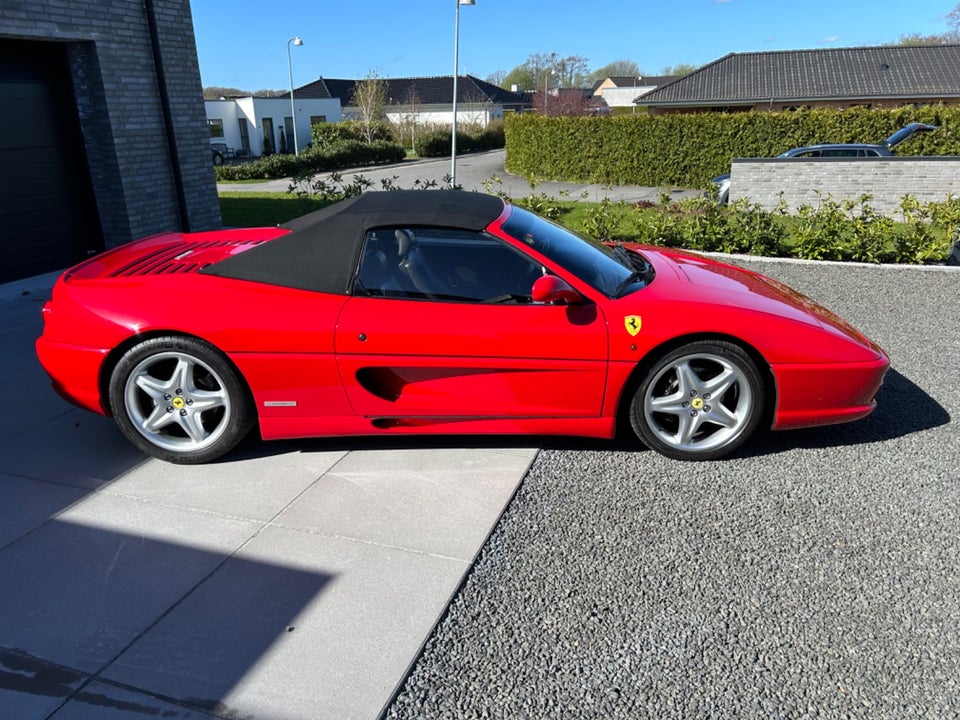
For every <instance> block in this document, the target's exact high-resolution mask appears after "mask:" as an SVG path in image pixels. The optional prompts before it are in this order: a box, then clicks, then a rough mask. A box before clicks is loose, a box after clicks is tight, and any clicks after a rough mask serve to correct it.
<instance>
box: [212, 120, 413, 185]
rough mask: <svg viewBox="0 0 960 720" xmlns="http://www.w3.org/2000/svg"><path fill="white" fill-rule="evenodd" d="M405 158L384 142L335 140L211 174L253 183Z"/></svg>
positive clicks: (397, 149)
mask: <svg viewBox="0 0 960 720" xmlns="http://www.w3.org/2000/svg"><path fill="white" fill-rule="evenodd" d="M314 127H320V126H319V125H315V126H314ZM405 157H406V152H405V151H404V149H403V148H402V147H400V146H399V145H397V144H395V143H392V142H388V141H386V140H375V141H374V142H372V143H367V142H361V141H360V140H338V141H337V142H334V143H332V144H331V145H329V146H328V147H326V148H316V147H314V148H310V149H309V150H306V151H304V152H302V153H300V155H267V156H264V157H261V158H258V159H256V160H253V161H252V162H248V163H243V164H242V165H221V166H220V167H217V168H214V170H215V171H216V174H217V179H218V180H256V179H269V178H283V177H293V176H295V175H307V174H312V173H318V172H326V171H330V170H337V169H340V168H349V167H357V166H360V165H377V164H380V163H396V162H401V161H402V160H403V159H404V158H405Z"/></svg>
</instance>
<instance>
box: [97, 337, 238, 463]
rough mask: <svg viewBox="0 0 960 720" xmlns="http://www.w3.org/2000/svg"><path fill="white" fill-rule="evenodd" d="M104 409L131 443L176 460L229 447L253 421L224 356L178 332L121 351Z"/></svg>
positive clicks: (211, 456) (196, 459)
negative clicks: (111, 413)
mask: <svg viewBox="0 0 960 720" xmlns="http://www.w3.org/2000/svg"><path fill="white" fill-rule="evenodd" d="M110 409H111V411H112V412H113V416H114V418H116V421H117V424H118V425H119V426H120V429H121V430H122V431H123V433H124V435H126V436H127V438H129V440H130V441H131V442H133V444H134V445H136V446H137V447H139V448H140V449H141V450H143V451H144V452H146V453H148V454H150V455H153V456H154V457H157V458H160V459H161V460H166V461H168V462H173V463H183V464H193V463H204V462H209V461H211V460H215V459H216V458H218V457H220V456H222V455H224V454H225V453H227V452H229V451H230V450H232V449H233V448H234V447H235V446H236V445H237V443H239V442H240V441H241V440H242V439H243V437H244V436H245V435H246V434H247V432H249V430H250V428H251V426H252V425H253V419H254V418H253V413H252V412H251V408H250V403H249V401H248V400H247V394H246V392H245V390H244V387H243V385H242V383H241V381H240V379H239V377H238V375H237V372H236V371H235V370H234V369H233V366H232V365H231V364H230V363H229V362H228V361H227V359H226V357H224V355H223V354H222V353H221V352H219V351H218V350H217V349H216V348H214V347H213V346H212V345H210V344H208V343H205V342H203V341H200V340H196V339H193V338H185V337H162V338H155V339H152V340H147V341H145V342H142V343H140V344H139V345H137V346H135V347H133V348H131V349H130V350H128V351H127V353H126V354H125V355H124V356H123V357H122V358H121V359H120V362H119V363H117V367H116V369H115V370H114V372H113V375H112V376H111V379H110Z"/></svg>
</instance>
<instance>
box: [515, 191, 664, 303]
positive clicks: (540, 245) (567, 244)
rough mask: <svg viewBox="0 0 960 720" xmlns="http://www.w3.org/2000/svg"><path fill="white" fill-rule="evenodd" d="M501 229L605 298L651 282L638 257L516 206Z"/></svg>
mask: <svg viewBox="0 0 960 720" xmlns="http://www.w3.org/2000/svg"><path fill="white" fill-rule="evenodd" d="M503 230H504V231H505V232H506V233H507V234H508V235H510V236H511V237H514V238H516V239H517V240H519V241H520V242H522V243H523V244H524V245H526V246H528V247H531V248H533V249H534V250H536V251H537V252H539V253H541V254H542V255H545V256H546V257H548V258H550V259H551V260H553V261H555V262H556V263H557V264H558V265H560V266H562V267H564V268H566V269H567V270H569V271H570V272H572V273H573V274H574V275H576V276H577V277H578V278H580V279H581V280H583V281H584V282H586V283H587V284H588V285H590V286H591V287H592V288H594V289H596V290H599V291H600V292H602V293H603V294H604V295H606V296H607V297H611V298H613V297H621V296H623V295H626V294H628V293H631V292H635V291H637V290H639V289H640V288H642V287H645V286H646V285H648V284H649V283H650V281H651V280H652V279H653V268H652V266H651V265H650V263H648V262H647V260H646V258H644V257H643V256H642V255H640V254H638V253H633V252H629V251H627V250H625V249H624V248H622V247H619V246H615V247H609V246H607V245H604V244H603V243H601V242H598V241H596V240H589V239H584V238H581V237H579V236H577V235H574V234H573V233H571V232H570V231H569V230H567V229H566V228H562V227H560V226H559V225H555V224H554V223H552V222H550V221H549V220H544V219H543V218H542V217H540V216H539V215H535V214H533V213H531V212H528V211H526V210H524V209H522V208H518V207H516V206H514V207H513V208H512V209H511V212H510V217H509V218H508V219H507V221H506V222H505V223H504V224H503Z"/></svg>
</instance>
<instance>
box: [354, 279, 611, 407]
mask: <svg viewBox="0 0 960 720" xmlns="http://www.w3.org/2000/svg"><path fill="white" fill-rule="evenodd" d="M336 349H337V350H336V351H337V362H338V364H339V367H340V372H341V376H342V378H343V382H344V385H345V386H346V389H347V394H348V397H349V398H350V402H351V404H352V406H353V408H354V411H355V412H357V413H359V414H361V415H367V416H371V415H376V416H390V417H398V416H431V417H459V418H463V417H597V416H599V415H600V411H601V406H602V402H603V390H604V384H605V381H606V366H607V352H608V350H607V331H606V323H605V321H604V319H603V316H602V313H601V312H600V311H599V309H598V308H597V307H596V306H595V305H581V306H569V307H568V306H554V305H485V304H473V303H447V302H431V301H416V300H395V299H388V298H369V297H353V298H351V299H350V300H349V301H348V302H347V304H346V306H345V308H344V310H343V312H342V314H341V316H340V320H339V322H338V326H337V332H336Z"/></svg>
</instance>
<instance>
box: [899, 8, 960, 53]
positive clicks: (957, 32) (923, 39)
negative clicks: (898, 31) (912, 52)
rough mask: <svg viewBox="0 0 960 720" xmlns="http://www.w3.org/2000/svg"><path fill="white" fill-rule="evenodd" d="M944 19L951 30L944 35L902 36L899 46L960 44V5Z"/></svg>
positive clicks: (914, 34) (915, 34) (913, 34)
mask: <svg viewBox="0 0 960 720" xmlns="http://www.w3.org/2000/svg"><path fill="white" fill-rule="evenodd" d="M944 19H945V20H946V21H947V27H949V28H950V29H949V30H947V31H946V32H943V33H938V34H934V35H921V34H920V33H910V34H909V35H901V36H900V39H899V40H898V41H897V44H898V45H953V44H955V43H960V5H956V6H954V8H953V10H951V11H950V12H948V13H947V14H946V15H945V16H944Z"/></svg>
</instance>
